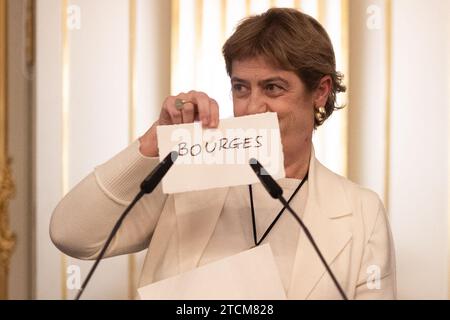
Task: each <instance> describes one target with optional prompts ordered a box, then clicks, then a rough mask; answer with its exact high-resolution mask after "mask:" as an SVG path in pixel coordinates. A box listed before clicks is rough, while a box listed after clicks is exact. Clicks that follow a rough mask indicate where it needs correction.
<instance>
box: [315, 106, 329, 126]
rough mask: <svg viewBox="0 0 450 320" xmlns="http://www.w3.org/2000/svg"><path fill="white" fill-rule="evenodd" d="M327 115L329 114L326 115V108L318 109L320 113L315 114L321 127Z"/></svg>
mask: <svg viewBox="0 0 450 320" xmlns="http://www.w3.org/2000/svg"><path fill="white" fill-rule="evenodd" d="M326 115H327V113H326V111H325V108H324V107H320V108H319V109H318V111H317V112H316V113H315V117H316V120H317V122H318V124H319V126H320V125H321V124H322V123H323V122H324V121H325V117H326Z"/></svg>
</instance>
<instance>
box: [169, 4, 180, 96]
mask: <svg viewBox="0 0 450 320" xmlns="http://www.w3.org/2000/svg"><path fill="white" fill-rule="evenodd" d="M171 21H172V23H171V28H170V38H171V39H170V74H171V77H170V93H171V94H173V93H174V92H173V91H174V90H175V78H177V76H178V58H179V51H178V46H179V38H180V2H179V0H172V2H171Z"/></svg>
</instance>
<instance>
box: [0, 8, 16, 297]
mask: <svg viewBox="0 0 450 320" xmlns="http://www.w3.org/2000/svg"><path fill="white" fill-rule="evenodd" d="M7 10H8V7H7V3H6V0H0V300H4V299H7V298H8V273H9V263H10V259H11V254H12V252H13V249H14V246H15V243H16V238H15V235H14V234H13V233H12V232H11V230H10V227H9V216H8V204H9V200H10V199H11V198H12V196H13V194H14V183H13V180H12V175H11V170H10V166H9V163H10V160H9V158H8V121H7V114H8V112H7V111H8V110H7V104H8V96H7V90H8V84H7V81H8V79H7V78H8V66H7V61H8V59H7V54H8V52H7V41H8V26H7Z"/></svg>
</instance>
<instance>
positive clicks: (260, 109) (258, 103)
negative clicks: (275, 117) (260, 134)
mask: <svg viewBox="0 0 450 320" xmlns="http://www.w3.org/2000/svg"><path fill="white" fill-rule="evenodd" d="M267 110H268V106H267V101H266V100H265V97H264V96H263V95H262V94H260V93H257V92H255V93H252V94H251V95H250V98H249V100H248V105H247V113H248V114H257V113H264V112H267Z"/></svg>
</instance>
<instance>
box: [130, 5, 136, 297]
mask: <svg viewBox="0 0 450 320" xmlns="http://www.w3.org/2000/svg"><path fill="white" fill-rule="evenodd" d="M128 5H129V8H128V9H129V34H128V41H129V46H128V50H129V51H128V55H129V56H128V59H129V60H128V72H129V74H128V90H129V91H128V92H129V93H128V95H129V103H128V121H129V123H128V140H129V143H132V142H133V141H134V140H135V139H136V70H137V69H136V41H137V39H136V37H137V33H136V28H137V24H136V23H137V20H136V15H137V4H136V0H129V3H128ZM135 275H136V256H135V255H134V254H129V255H128V299H130V300H133V299H134V297H135V292H136V290H137V288H136V283H135V281H136V276H135Z"/></svg>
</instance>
